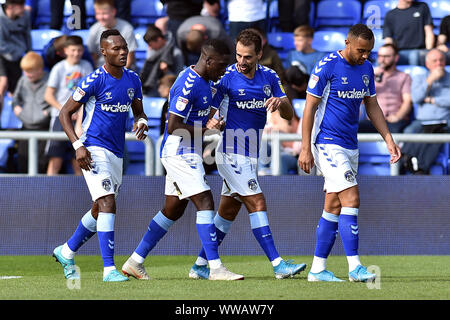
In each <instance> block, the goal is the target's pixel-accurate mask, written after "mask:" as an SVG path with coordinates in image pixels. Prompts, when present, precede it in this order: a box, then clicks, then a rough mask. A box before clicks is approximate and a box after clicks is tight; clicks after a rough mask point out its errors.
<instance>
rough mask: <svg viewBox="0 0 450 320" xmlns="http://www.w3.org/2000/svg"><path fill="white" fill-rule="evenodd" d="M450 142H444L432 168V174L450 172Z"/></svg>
mask: <svg viewBox="0 0 450 320" xmlns="http://www.w3.org/2000/svg"><path fill="white" fill-rule="evenodd" d="M449 162H450V144H449V143H444V144H443V145H442V147H441V149H440V151H439V154H438V156H437V158H436V161H435V163H434V164H433V165H432V166H431V168H430V175H433V176H437V175H439V176H440V175H446V174H450V172H449Z"/></svg>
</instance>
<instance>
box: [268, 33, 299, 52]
mask: <svg viewBox="0 0 450 320" xmlns="http://www.w3.org/2000/svg"><path fill="white" fill-rule="evenodd" d="M267 42H268V43H269V44H270V45H271V46H273V47H274V48H275V49H277V51H278V52H288V51H289V50H293V49H295V46H294V34H293V33H292V32H269V33H268V34H267Z"/></svg>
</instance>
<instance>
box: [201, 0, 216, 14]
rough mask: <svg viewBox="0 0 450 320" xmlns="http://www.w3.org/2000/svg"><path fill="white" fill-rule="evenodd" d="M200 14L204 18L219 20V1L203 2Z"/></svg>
mask: <svg viewBox="0 0 450 320" xmlns="http://www.w3.org/2000/svg"><path fill="white" fill-rule="evenodd" d="M200 14H201V15H202V16H205V17H214V18H219V16H220V0H212V1H204V2H203V8H202V11H201V13H200Z"/></svg>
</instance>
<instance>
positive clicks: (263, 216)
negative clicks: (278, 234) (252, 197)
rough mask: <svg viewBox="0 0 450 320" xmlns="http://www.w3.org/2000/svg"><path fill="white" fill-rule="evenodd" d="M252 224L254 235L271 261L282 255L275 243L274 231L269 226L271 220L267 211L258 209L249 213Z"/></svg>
mask: <svg viewBox="0 0 450 320" xmlns="http://www.w3.org/2000/svg"><path fill="white" fill-rule="evenodd" d="M249 217H250V226H251V228H252V231H253V235H254V236H255V238H256V240H257V241H258V243H259V245H260V246H261V248H262V249H263V250H264V253H265V254H266V256H267V258H269V261H271V262H272V261H273V260H275V259H277V258H279V257H280V255H279V254H278V251H277V249H276V248H275V243H274V241H273V237H272V232H271V231H270V227H269V220H268V219H267V212H266V211H257V212H253V213H250V214H249Z"/></svg>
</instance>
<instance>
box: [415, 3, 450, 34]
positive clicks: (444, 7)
mask: <svg viewBox="0 0 450 320" xmlns="http://www.w3.org/2000/svg"><path fill="white" fill-rule="evenodd" d="M422 2H425V3H426V4H428V7H429V8H430V13H431V17H432V18H433V25H434V26H435V27H437V28H439V26H440V25H441V20H442V19H443V18H444V17H445V16H448V15H450V2H449V1H448V0H422Z"/></svg>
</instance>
